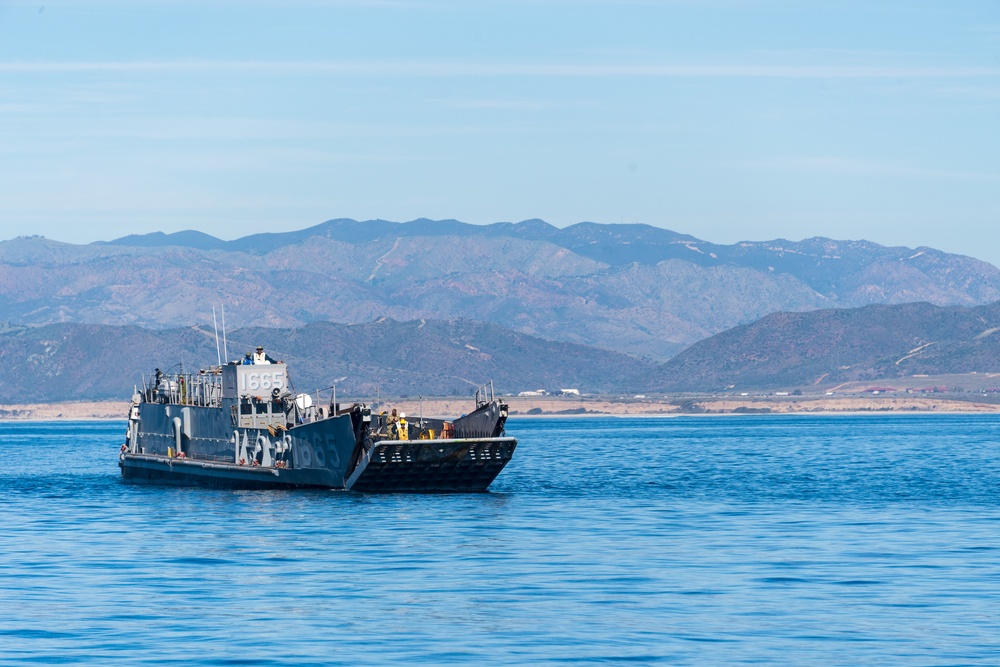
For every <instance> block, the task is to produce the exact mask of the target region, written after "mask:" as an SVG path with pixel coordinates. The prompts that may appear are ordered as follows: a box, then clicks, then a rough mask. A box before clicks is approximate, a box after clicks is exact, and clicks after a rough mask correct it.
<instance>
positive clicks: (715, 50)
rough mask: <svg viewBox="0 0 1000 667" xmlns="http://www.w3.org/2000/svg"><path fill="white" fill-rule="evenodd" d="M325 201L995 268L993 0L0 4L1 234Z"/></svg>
mask: <svg viewBox="0 0 1000 667" xmlns="http://www.w3.org/2000/svg"><path fill="white" fill-rule="evenodd" d="M340 217H350V218H355V219H361V220H365V219H375V218H381V219H388V220H397V221H404V220H411V219H414V218H420V217H426V218H435V219H441V218H455V219H459V220H463V221H465V222H469V223H474V224H487V223H491V222H498V221H518V220H523V219H528V218H542V219H544V220H546V221H548V222H550V223H552V224H554V225H556V226H559V227H563V226H566V225H570V224H573V223H576V222H580V221H585V220H589V221H595V222H602V223H620V222H625V223H635V222H639V223H646V224H650V225H655V226H658V227H665V228H668V229H673V230H676V231H679V232H683V233H688V234H693V235H694V236H697V237H699V238H702V239H705V240H708V241H713V242H717V243H734V242H737V241H740V240H767V239H773V238H786V239H791V240H799V239H803V238H808V237H812V236H827V237H832V238H837V239H867V240H871V241H875V242H878V243H883V244H887V245H905V246H910V247H916V246H921V245H926V246H931V247H935V248H939V249H941V250H946V251H949V252H957V253H962V254H966V255H971V256H974V257H978V258H980V259H983V260H986V261H989V262H992V263H994V264H997V265H1000V224H998V223H1000V2H997V1H996V0H983V1H965V0H949V1H947V2H943V1H940V0H935V1H933V2H928V1H923V0H899V1H895V0H865V1H863V2H854V1H851V0H836V1H833V0H831V1H824V0H816V1H814V2H805V1H795V0H662V1H658V0H603V1H602V0H509V1H498V2H469V1H468V0H464V1H455V2H451V1H445V0H440V1H438V0H424V1H419V0H418V1H413V2H410V1H407V0H381V1H371V2H366V1H363V0H353V1H352V0H342V1H335V0H330V1H322V0H311V1H310V0H300V1H296V0H282V1H281V2H272V1H267V0H240V1H239V2H237V1H235V0H232V1H230V0H218V1H216V2H212V1H211V0H199V1H197V2H196V1H195V0H171V1H169V2H166V1H164V2H159V1H156V0H129V1H122V0H106V1H93V2H87V1H84V0H74V1H51V0H45V1H42V2H23V1H20V0H18V1H5V0H0V239H9V238H13V237H15V236H19V235H25V234H41V235H44V236H46V237H48V238H51V239H56V240H60V241H66V242H72V243H88V242H92V241H95V240H109V239H112V238H117V237H120V236H123V235H126V234H132V233H146V232H152V231H164V232H173V231H179V230H183V229H199V230H201V231H204V232H208V233H211V234H214V235H215V236H218V237H220V238H225V239H232V238H237V237H240V236H245V235H247V234H252V233H257V232H262V231H288V230H295V229H302V228H305V227H309V226H312V225H315V224H318V223H320V222H322V221H324V220H328V219H331V218H340Z"/></svg>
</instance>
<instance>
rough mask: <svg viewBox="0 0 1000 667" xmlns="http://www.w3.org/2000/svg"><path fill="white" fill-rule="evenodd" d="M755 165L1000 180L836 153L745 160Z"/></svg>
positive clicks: (998, 176)
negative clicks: (848, 156)
mask: <svg viewBox="0 0 1000 667" xmlns="http://www.w3.org/2000/svg"><path fill="white" fill-rule="evenodd" d="M743 166H746V167H752V168H755V169H756V168H762V167H763V168H772V169H791V170H795V171H799V170H808V171H820V172H826V173H833V174H843V175H848V176H874V177H886V178H921V179H935V180H940V179H947V180H956V181H980V182H1000V174H996V173H990V172H978V171H962V170H949V169H931V168H927V167H921V166H918V165H912V164H906V163H904V162H892V161H884V160H869V159H864V158H845V157H835V156H797V157H777V158H769V159H765V160H753V161H749V162H745V163H743Z"/></svg>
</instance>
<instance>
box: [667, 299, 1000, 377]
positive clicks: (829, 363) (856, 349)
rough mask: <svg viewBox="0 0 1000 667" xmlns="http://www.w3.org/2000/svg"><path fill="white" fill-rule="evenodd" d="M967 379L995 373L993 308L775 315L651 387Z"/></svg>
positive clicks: (686, 357)
mask: <svg viewBox="0 0 1000 667" xmlns="http://www.w3.org/2000/svg"><path fill="white" fill-rule="evenodd" d="M971 372H987V373H995V372H1000V303H994V304H991V305H988V306H979V307H975V308H961V307H941V306H934V305H931V304H929V303H911V304H903V305H897V306H883V305H877V306H867V307H864V308H853V309H827V310H819V311H814V312H808V313H775V314H772V315H768V316H767V317H763V318H761V319H760V320H758V321H756V322H754V323H753V324H749V325H745V326H740V327H735V328H733V329H730V330H728V331H725V332H723V333H721V334H717V335H715V336H712V337H710V338H708V339H706V340H703V341H701V342H699V343H696V344H694V345H692V346H691V347H689V348H688V349H687V350H685V351H684V352H682V353H681V354H679V355H677V356H676V357H674V358H673V359H671V360H670V361H669V362H667V363H666V364H664V365H663V366H661V367H660V369H659V371H658V376H659V379H658V381H655V382H653V383H652V385H653V386H654V387H655V388H657V389H659V390H664V391H717V390H721V389H726V388H733V389H737V390H738V389H755V388H788V387H805V386H831V385H836V384H840V383H843V382H851V381H859V380H865V381H868V380H880V379H892V378H900V377H906V376H912V375H916V374H927V375H945V374H953V373H971Z"/></svg>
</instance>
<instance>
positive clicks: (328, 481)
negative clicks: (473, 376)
mask: <svg viewBox="0 0 1000 667" xmlns="http://www.w3.org/2000/svg"><path fill="white" fill-rule="evenodd" d="M291 387H292V385H291V381H290V379H289V375H288V368H287V366H286V365H285V364H284V363H262V364H251V365H246V364H236V363H230V364H226V365H221V366H214V367H210V368H207V369H204V370H201V371H199V372H197V373H189V374H185V373H183V372H178V373H175V374H172V375H165V374H163V373H161V372H160V371H159V369H157V371H156V373H155V375H154V376H152V377H151V378H150V379H149V381H148V382H147V380H146V378H145V377H143V384H142V389H141V390H140V389H139V388H138V387H137V389H136V392H135V394H134V395H133V397H132V402H131V404H130V407H129V415H128V430H127V432H126V436H125V444H123V445H122V447H121V452H120V454H119V459H118V465H119V467H120V468H121V471H122V478H123V479H124V480H126V481H129V482H149V483H158V484H178V485H206V486H215V487H225V488H239V489H263V488H322V489H344V490H350V491H366V492H470V491H485V490H486V488H487V487H488V486H489V485H490V483H491V482H492V481H493V479H494V478H495V477H496V476H497V475H498V474H499V473H500V471H501V470H503V468H504V466H505V465H507V462H508V461H510V459H511V456H512V455H513V454H514V448H515V447H516V446H517V440H516V439H515V438H511V437H507V436H506V435H505V433H504V425H505V423H506V420H507V406H506V405H505V404H504V403H503V402H502V401H501V400H499V399H497V398H496V397H495V395H494V393H493V386H492V383H489V384H487V385H484V386H483V387H481V388H480V389H479V391H477V392H476V394H475V408H474V409H473V410H472V411H471V412H470V413H469V414H467V415H463V416H461V417H459V418H457V419H454V420H447V419H441V418H424V417H421V418H420V419H419V420H417V419H412V420H411V421H410V422H407V420H406V419H405V415H400V416H399V417H396V416H395V415H394V414H393V415H390V414H385V413H384V412H382V413H374V414H373V412H372V410H371V408H370V407H369V406H368V405H365V404H362V403H355V404H353V405H350V406H349V407H344V408H341V406H340V405H339V404H336V403H335V402H334V400H335V399H331V402H330V404H329V405H327V406H326V407H325V408H324V407H323V406H320V405H316V404H315V402H314V401H313V400H312V398H313V397H312V396H311V395H310V394H295V393H293V391H292V390H291Z"/></svg>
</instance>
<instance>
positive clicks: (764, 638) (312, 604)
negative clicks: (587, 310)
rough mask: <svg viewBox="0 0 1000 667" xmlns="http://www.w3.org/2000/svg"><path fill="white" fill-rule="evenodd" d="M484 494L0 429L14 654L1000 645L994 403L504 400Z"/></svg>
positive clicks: (874, 652)
mask: <svg viewBox="0 0 1000 667" xmlns="http://www.w3.org/2000/svg"><path fill="white" fill-rule="evenodd" d="M508 426H509V428H508V433H509V434H511V435H514V436H516V437H518V438H519V440H520V444H519V446H518V449H517V453H516V455H515V457H514V461H513V462H512V463H511V464H510V465H509V466H508V467H507V469H506V470H505V471H504V472H503V473H502V474H501V475H500V477H499V478H498V479H497V481H496V482H494V484H493V486H492V492H491V493H487V494H478V495H426V496H420V495H361V494H349V493H342V492H316V491H310V492H287V491H285V492H260V491H255V492H232V491H218V490H204V489H187V488H162V487H149V486H133V485H127V484H124V483H122V482H121V481H120V479H119V471H118V466H117V453H118V447H119V445H120V444H121V442H122V440H123V436H124V431H125V426H124V422H121V423H42V424H11V423H0V663H2V664H5V665H6V664H34V665H37V664H45V663H89V664H109V663H117V664H143V663H148V664H157V665H159V664H177V665H305V664H342V665H365V664H401V663H406V664H442V663H452V664H472V663H491V664H510V665H526V664H554V663H556V664H577V663H625V662H628V663H630V664H671V665H673V664H677V665H727V664H742V663H768V664H787V665H857V664H868V665H970V664H972V665H997V664H1000V419H998V418H997V417H994V416H983V415H975V416H951V415H932V416H919V415H903V416H899V415H880V416H861V417H858V416H822V417H799V416H782V417H772V416H745V417H725V418H697V417H690V418H687V417H685V418H675V419H612V418H609V419H579V420H559V419H552V420H532V421H527V420H521V421H518V420H516V419H512V420H511V421H510V423H509V425H508Z"/></svg>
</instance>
